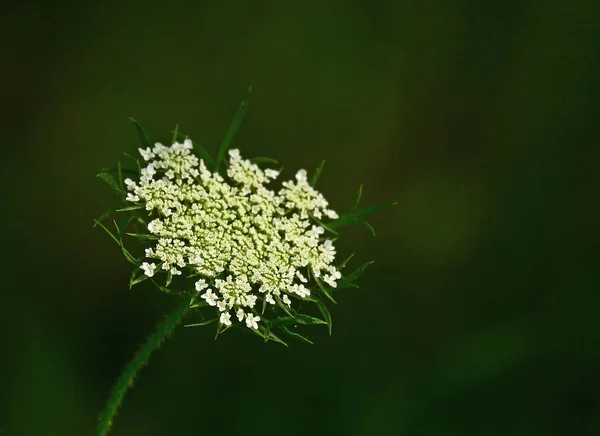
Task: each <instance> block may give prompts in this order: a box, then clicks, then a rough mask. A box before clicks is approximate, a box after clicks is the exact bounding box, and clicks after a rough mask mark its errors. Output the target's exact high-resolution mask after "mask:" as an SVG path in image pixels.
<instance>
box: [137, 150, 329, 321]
mask: <svg viewBox="0 0 600 436" xmlns="http://www.w3.org/2000/svg"><path fill="white" fill-rule="evenodd" d="M140 153H141V154H142V157H143V158H144V160H145V161H147V165H146V167H145V168H142V170H141V177H140V180H139V181H138V182H134V181H132V180H130V179H128V180H127V181H126V185H127V188H128V190H129V197H128V198H127V199H128V200H129V201H136V202H142V203H143V204H145V208H146V210H148V211H149V212H150V213H151V214H152V215H153V217H154V219H152V220H151V221H150V222H149V223H148V225H147V229H148V231H149V232H150V233H151V234H152V235H153V237H155V238H156V244H155V245H154V246H152V247H150V248H149V249H147V250H146V256H147V258H149V259H151V260H153V261H154V262H156V263H157V264H160V265H162V269H163V270H165V271H168V272H170V273H171V274H172V275H179V274H181V273H182V271H183V270H188V271H189V272H191V273H193V274H197V275H200V276H201V278H200V279H199V280H197V281H196V282H195V289H196V291H198V292H203V294H202V295H201V298H202V299H203V300H205V302H206V303H207V304H208V305H209V306H215V308H216V309H217V311H218V312H220V317H219V322H220V323H221V324H222V325H225V326H228V325H231V323H232V321H231V320H232V316H234V317H235V318H237V320H238V322H243V321H244V320H245V325H246V326H247V327H248V328H251V329H255V330H256V329H258V326H259V322H260V321H261V317H260V316H258V315H254V314H252V312H251V310H252V309H254V308H256V307H261V306H262V304H263V303H261V306H257V305H258V303H259V301H262V302H264V304H266V305H267V307H278V306H279V305H281V306H282V307H285V308H286V309H289V308H293V306H294V304H293V300H294V299H296V300H305V299H307V298H308V297H310V295H311V291H310V289H309V288H308V287H307V286H306V283H307V279H306V277H307V276H310V275H311V274H312V275H314V276H315V277H317V276H323V279H324V280H325V281H326V282H327V283H328V284H329V285H330V286H335V284H336V280H337V279H339V278H340V276H341V275H340V273H339V272H338V271H337V269H336V267H335V266H334V265H333V262H334V259H335V250H334V249H333V244H332V241H331V240H330V239H327V238H326V236H325V231H324V229H323V227H322V226H321V225H317V224H316V223H315V222H314V221H313V220H312V218H311V217H316V218H321V217H322V215H327V216H329V215H331V214H332V213H334V212H333V211H331V210H329V209H328V203H327V201H326V200H325V199H324V198H323V196H322V195H321V194H320V193H319V192H317V191H316V190H315V189H314V188H313V187H312V186H310V185H309V183H308V181H307V175H306V171H304V170H300V171H298V173H297V174H296V177H295V181H288V182H284V183H283V188H282V189H280V190H279V191H274V190H271V189H269V188H267V187H266V185H267V183H269V182H271V181H272V180H274V179H276V178H277V177H278V176H279V172H277V171H275V170H271V169H267V170H264V171H263V170H262V169H261V168H259V167H258V165H256V164H254V163H252V162H250V161H249V160H244V159H243V158H242V156H241V154H240V152H239V150H237V149H234V150H230V151H229V166H228V169H227V172H226V175H227V177H223V176H221V175H220V174H218V173H211V172H210V171H209V170H208V169H207V167H206V164H205V163H204V161H203V160H201V159H198V157H196V156H195V155H194V154H193V153H192V146H191V142H189V141H186V142H184V143H183V144H181V143H177V142H176V143H174V144H173V145H171V146H170V147H166V146H164V145H162V144H156V145H155V146H154V148H152V149H150V148H147V149H145V150H144V149H140ZM142 269H144V272H145V273H146V275H148V276H149V277H151V276H152V275H153V274H154V271H155V269H156V265H155V264H154V263H152V264H149V263H147V262H144V264H143V265H142Z"/></svg>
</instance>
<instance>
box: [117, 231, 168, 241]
mask: <svg viewBox="0 0 600 436" xmlns="http://www.w3.org/2000/svg"><path fill="white" fill-rule="evenodd" d="M125 234H126V235H128V236H133V237H134V238H137V239H140V240H150V241H156V240H158V239H160V237H159V236H157V235H147V234H145V233H125Z"/></svg>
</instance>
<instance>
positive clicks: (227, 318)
mask: <svg viewBox="0 0 600 436" xmlns="http://www.w3.org/2000/svg"><path fill="white" fill-rule="evenodd" d="M219 322H220V323H221V324H225V325H231V315H230V314H229V312H223V313H222V314H221V318H219Z"/></svg>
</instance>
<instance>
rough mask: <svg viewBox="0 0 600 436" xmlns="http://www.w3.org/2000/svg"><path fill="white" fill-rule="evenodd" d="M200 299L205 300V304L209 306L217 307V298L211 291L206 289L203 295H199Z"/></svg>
mask: <svg viewBox="0 0 600 436" xmlns="http://www.w3.org/2000/svg"><path fill="white" fill-rule="evenodd" d="M200 298H202V299H204V300H206V302H207V303H208V304H209V305H210V306H216V305H217V300H218V299H219V296H218V295H216V294H213V291H212V289H208V290H207V291H206V292H205V293H204V294H202V295H200Z"/></svg>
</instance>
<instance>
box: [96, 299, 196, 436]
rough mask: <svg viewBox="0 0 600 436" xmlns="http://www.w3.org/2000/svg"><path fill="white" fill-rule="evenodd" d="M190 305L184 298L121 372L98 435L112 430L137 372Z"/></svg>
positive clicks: (102, 415) (101, 416) (101, 420)
mask: <svg viewBox="0 0 600 436" xmlns="http://www.w3.org/2000/svg"><path fill="white" fill-rule="evenodd" d="M189 307H190V302H189V300H188V299H187V298H183V299H182V303H181V304H180V305H179V306H177V308H176V309H175V310H174V311H173V313H171V314H170V315H169V316H167V318H166V319H165V320H164V321H163V322H161V323H160V324H159V325H158V326H157V328H156V331H155V332H154V333H153V334H152V336H150V337H149V338H148V340H147V341H146V342H145V343H144V344H143V345H142V346H141V347H140V349H139V350H138V351H137V352H136V353H135V355H134V356H133V359H131V362H129V364H128V365H127V366H126V367H125V369H124V370H123V372H122V373H121V375H120V377H119V379H118V380H117V383H116V384H115V386H114V387H113V389H112V391H111V393H110V396H109V397H108V401H107V402H106V407H105V408H104V411H103V412H102V414H101V415H100V422H99V423H98V429H97V431H96V436H105V435H107V434H108V432H109V430H110V426H111V425H112V421H113V419H114V417H115V416H116V414H117V412H118V410H119V407H120V406H121V403H122V402H123V398H124V397H125V394H126V393H127V391H128V390H129V388H130V387H131V386H132V385H133V381H134V379H135V377H136V375H137V373H138V372H139V371H140V369H142V367H143V366H144V365H145V364H146V363H147V362H148V359H149V358H150V355H151V354H152V352H153V351H155V350H156V349H158V347H160V344H162V343H163V341H164V340H165V339H166V337H167V336H168V335H169V333H171V332H172V331H173V329H174V328H175V327H176V326H177V324H179V322H180V321H181V320H182V319H183V317H184V315H185V313H186V312H187V310H188V309H189Z"/></svg>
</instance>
